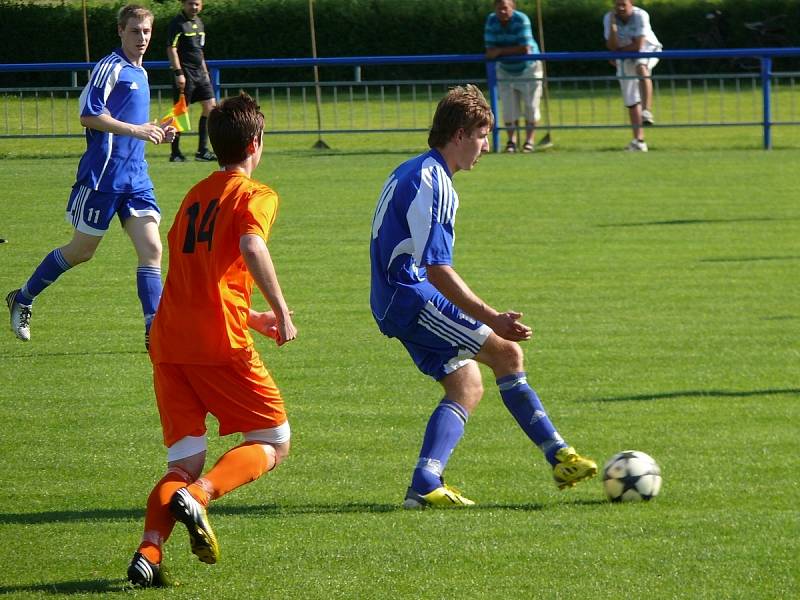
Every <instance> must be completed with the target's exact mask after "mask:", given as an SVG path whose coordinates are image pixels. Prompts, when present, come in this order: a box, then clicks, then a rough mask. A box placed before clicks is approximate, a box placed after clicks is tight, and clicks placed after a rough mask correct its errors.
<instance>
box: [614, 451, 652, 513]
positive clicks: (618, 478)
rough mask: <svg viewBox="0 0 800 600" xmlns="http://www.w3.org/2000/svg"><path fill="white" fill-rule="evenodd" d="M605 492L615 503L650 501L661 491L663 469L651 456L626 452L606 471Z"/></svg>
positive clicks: (615, 457) (619, 454) (615, 458)
mask: <svg viewBox="0 0 800 600" xmlns="http://www.w3.org/2000/svg"><path fill="white" fill-rule="evenodd" d="M603 489H604V490H605V492H606V496H608V499H609V500H611V502H628V501H631V500H650V499H651V498H655V497H656V496H657V495H658V492H659V490H661V469H660V468H659V466H658V464H656V461H654V460H653V458H652V457H651V456H649V455H648V454H645V453H644V452H639V451H638V450H625V451H623V452H620V453H618V454H615V455H614V456H612V457H611V458H610V459H609V461H608V462H607V463H606V466H605V467H603Z"/></svg>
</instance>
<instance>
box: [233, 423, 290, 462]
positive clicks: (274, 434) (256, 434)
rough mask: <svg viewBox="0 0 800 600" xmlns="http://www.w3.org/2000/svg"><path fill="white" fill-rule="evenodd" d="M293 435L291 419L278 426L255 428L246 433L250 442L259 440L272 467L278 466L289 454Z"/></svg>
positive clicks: (246, 438)
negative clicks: (290, 425)
mask: <svg viewBox="0 0 800 600" xmlns="http://www.w3.org/2000/svg"><path fill="white" fill-rule="evenodd" d="M291 437H292V432H291V428H290V427H289V421H286V422H284V423H283V424H282V425H278V426H277V427H270V428H268V429H255V430H253V431H248V432H247V433H245V434H244V439H245V440H246V441H248V442H257V443H259V444H261V445H262V446H263V448H264V452H265V453H266V454H267V459H268V460H269V463H270V467H269V468H270V469H274V468H275V467H277V466H278V465H279V464H281V462H282V461H283V459H284V458H286V457H287V456H288V455H289V447H290V440H291Z"/></svg>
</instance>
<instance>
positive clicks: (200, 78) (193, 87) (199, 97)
mask: <svg viewBox="0 0 800 600" xmlns="http://www.w3.org/2000/svg"><path fill="white" fill-rule="evenodd" d="M183 73H184V75H185V76H186V88H185V89H184V91H183V93H184V94H185V95H186V103H187V104H194V103H195V102H202V101H204V100H210V99H211V98H214V88H213V86H212V85H211V80H210V79H209V77H208V75H207V74H206V73H205V72H199V73H197V72H192V71H187V70H185V69H184V72H183ZM173 100H174V101H175V102H177V101H178V88H176V87H174V86H173Z"/></svg>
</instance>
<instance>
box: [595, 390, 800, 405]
mask: <svg viewBox="0 0 800 600" xmlns="http://www.w3.org/2000/svg"><path fill="white" fill-rule="evenodd" d="M784 394H794V395H800V388H767V389H764V390H743V391H731V390H683V391H675V392H661V393H653V394H632V395H629V396H606V397H603V398H586V399H585V400H586V401H590V402H625V401H629V400H667V399H670V398H752V397H754V396H779V395H784Z"/></svg>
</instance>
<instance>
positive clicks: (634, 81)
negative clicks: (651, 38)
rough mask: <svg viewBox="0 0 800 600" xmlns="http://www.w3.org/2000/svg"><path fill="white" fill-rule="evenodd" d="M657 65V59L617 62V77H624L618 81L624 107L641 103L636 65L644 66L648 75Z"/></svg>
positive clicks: (627, 59)
mask: <svg viewBox="0 0 800 600" xmlns="http://www.w3.org/2000/svg"><path fill="white" fill-rule="evenodd" d="M657 64H658V59H657V58H626V59H625V60H618V61H617V77H625V79H620V80H619V87H620V89H622V101H623V102H624V103H625V106H627V107H628V108H630V107H631V106H636V105H637V104H640V103H641V102H642V95H641V93H640V91H639V75H638V73H637V72H636V67H637V66H638V65H644V66H646V67H647V70H648V71H650V73H652V72H653V69H654V68H655V66H656V65H657Z"/></svg>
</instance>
